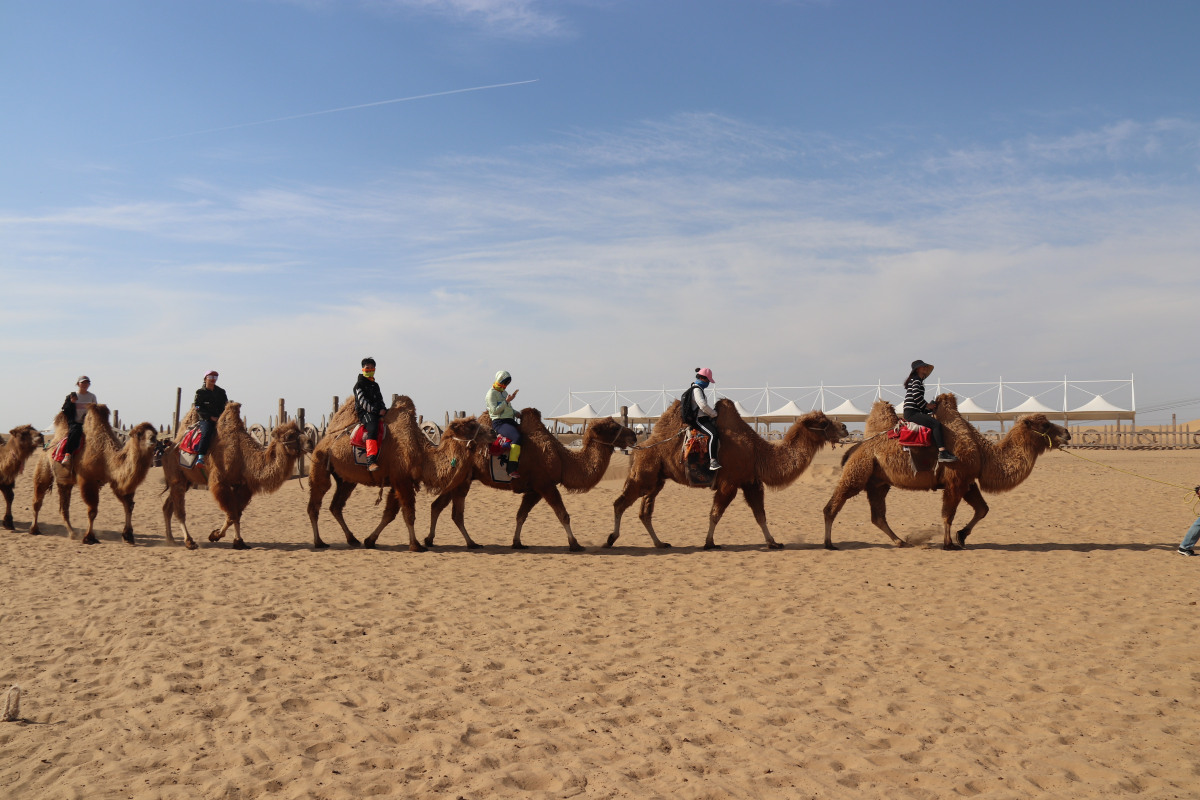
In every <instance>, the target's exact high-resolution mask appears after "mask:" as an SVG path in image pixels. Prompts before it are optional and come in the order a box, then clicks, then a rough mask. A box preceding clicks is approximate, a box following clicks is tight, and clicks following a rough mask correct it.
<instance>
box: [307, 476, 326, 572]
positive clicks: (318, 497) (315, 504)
mask: <svg viewBox="0 0 1200 800" xmlns="http://www.w3.org/2000/svg"><path fill="white" fill-rule="evenodd" d="M329 485H330V481H329V472H328V471H326V469H325V464H324V463H323V462H322V461H321V460H320V459H313V463H312V467H311V468H310V469H309V473H308V522H309V524H310V525H312V531H313V549H314V550H324V549H325V548H326V547H329V545H327V544H325V542H324V541H322V540H321V532H320V531H319V530H318V529H317V518H318V517H320V516H321V501H322V500H324V499H325V493H326V492H328V491H329Z"/></svg>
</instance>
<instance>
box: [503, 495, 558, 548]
mask: <svg viewBox="0 0 1200 800" xmlns="http://www.w3.org/2000/svg"><path fill="white" fill-rule="evenodd" d="M541 499H542V496H541V495H540V494H538V493H537V492H526V493H525V494H523V495H521V507H520V508H518V509H517V529H516V530H515V531H514V532H513V543H512V546H513V549H514V550H524V549H525V545H523V544H521V528H523V527H525V520H526V519H528V518H529V512H530V511H532V510H533V507H534V506H536V505H537V504H538V502H539V501H540V500H541ZM567 519H568V520H569V519H570V517H569V516H568V518H567Z"/></svg>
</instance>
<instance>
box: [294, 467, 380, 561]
mask: <svg viewBox="0 0 1200 800" xmlns="http://www.w3.org/2000/svg"><path fill="white" fill-rule="evenodd" d="M333 479H334V481H335V482H336V483H337V488H336V489H334V490H333V499H332V500H330V501H329V513H330V514H332V515H333V518H334V519H335V520H337V524H338V525H340V526H341V528H342V533H343V534H344V535H345V536H346V544H347V545H349V546H350V547H360V546H361V545H362V542H360V541H358V538H357V537H356V536H355V535H354V534H353V533H351V532H350V526H349V525H347V524H346V517H345V516H344V515H343V513H342V512H343V511H344V510H345V508H346V502H347V501H348V500H349V499H350V495H351V494H353V493H354V484H353V483H351V482H350V481H347V480H342V479H341V478H339V477H338V476H337V473H336V472H335V473H334V475H333ZM319 508H320V506H319V505H318V509H319ZM388 508H392V498H391V492H388V500H387V505H386V506H384V512H383V514H384V517H386V518H387V522H384V523H383V525H382V526H381V527H379V528H377V529H376V532H375V533H376V535H377V536H378V535H379V531H381V530H383V528H384V527H386V526H387V524H388V522H391V521H392V520H393V519H395V518H396V509H395V508H392V515H391V516H390V517H388V516H387V509H388ZM313 533H314V534H315V533H316V526H315V525H314V527H313Z"/></svg>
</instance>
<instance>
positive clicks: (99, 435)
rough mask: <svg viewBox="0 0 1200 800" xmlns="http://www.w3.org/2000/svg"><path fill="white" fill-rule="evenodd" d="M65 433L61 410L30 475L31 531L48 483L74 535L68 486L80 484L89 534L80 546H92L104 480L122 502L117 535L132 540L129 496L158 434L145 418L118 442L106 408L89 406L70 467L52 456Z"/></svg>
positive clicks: (35, 531)
mask: <svg viewBox="0 0 1200 800" xmlns="http://www.w3.org/2000/svg"><path fill="white" fill-rule="evenodd" d="M66 435H67V419H66V417H64V416H63V415H62V413H61V412H60V413H59V415H58V416H57V417H55V419H54V438H53V441H51V443H50V448H49V449H48V450H45V451H44V452H43V453H42V457H41V458H40V459H39V460H38V463H37V469H36V470H35V471H34V474H33V524H32V525H30V527H29V532H30V533H32V534H35V535H36V534H39V533H41V528H39V527H38V512H39V511H41V509H42V501H43V499H44V498H45V496H46V492H47V491H48V490H49V489H50V484H51V483H56V484H57V485H58V508H59V511H60V512H61V513H62V518H63V522H64V523H66V525H67V531H68V533H69V535H70V537H71V538H72V539H74V538H75V528H74V527H72V525H71V489H72V488H74V486H75V485H76V484H78V485H79V496H80V497H82V498H83V502H84V504H85V505H86V506H87V509H88V527H87V533H86V534H85V535H84V537H83V543H84V544H96V543H97V542H99V539H97V538H96V535H95V534H94V533H93V532H92V529H93V527H94V526H95V524H96V512H97V509H98V508H99V506H100V489H101V488H103V486H104V484H106V483H107V484H108V485H109V486H110V487H111V488H112V491H113V494H115V495H116V496H117V499H118V500H120V501H121V504H122V505H123V506H125V527H124V528H123V529H122V530H121V538H122V539H124V540H125V541H126V542H127V543H129V544H133V495H134V493H135V492H136V491H137V488H138V487H139V486H141V484H142V481H143V480H145V479H146V473H148V472H149V471H150V466H151V465H152V464H153V463H154V455H155V453H156V452H157V451H158V437H157V435H156V434H155V431H154V426H153V425H151V424H150V423H149V422H142V423H139V424H138V425H135V426H134V427H133V429H132V430H130V431H129V439H128V441H126V442H125V446H124V447H122V446H121V442H120V440H119V439H118V438H117V435H116V433H114V432H113V429H112V426H111V425H109V422H108V406H105V405H93V406H91V407H90V408H88V410H87V414H86V415H85V416H84V418H83V439H82V441H81V442H80V445H79V449H78V450H77V451H76V452H75V454H74V455H73V456H72V457H71V461H72V467H71V469H66V468H64V467H63V465H62V464H60V463H58V462H57V461H54V460H53V459H51V458H50V454H51V453H52V452H53V451H54V446H55V445H56V444H58V441H59V440H60V439H62V438H64V437H65V436H66Z"/></svg>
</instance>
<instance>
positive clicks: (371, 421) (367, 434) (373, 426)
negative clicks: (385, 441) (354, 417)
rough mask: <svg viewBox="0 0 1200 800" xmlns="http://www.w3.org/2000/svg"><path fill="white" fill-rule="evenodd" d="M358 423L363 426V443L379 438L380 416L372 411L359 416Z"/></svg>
mask: <svg viewBox="0 0 1200 800" xmlns="http://www.w3.org/2000/svg"><path fill="white" fill-rule="evenodd" d="M358 421H359V422H361V423H362V426H363V442H364V443H365V442H372V441H375V440H377V439H378V438H379V415H378V414H372V413H371V412H370V411H366V412H363V413H362V414H359V415H358Z"/></svg>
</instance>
